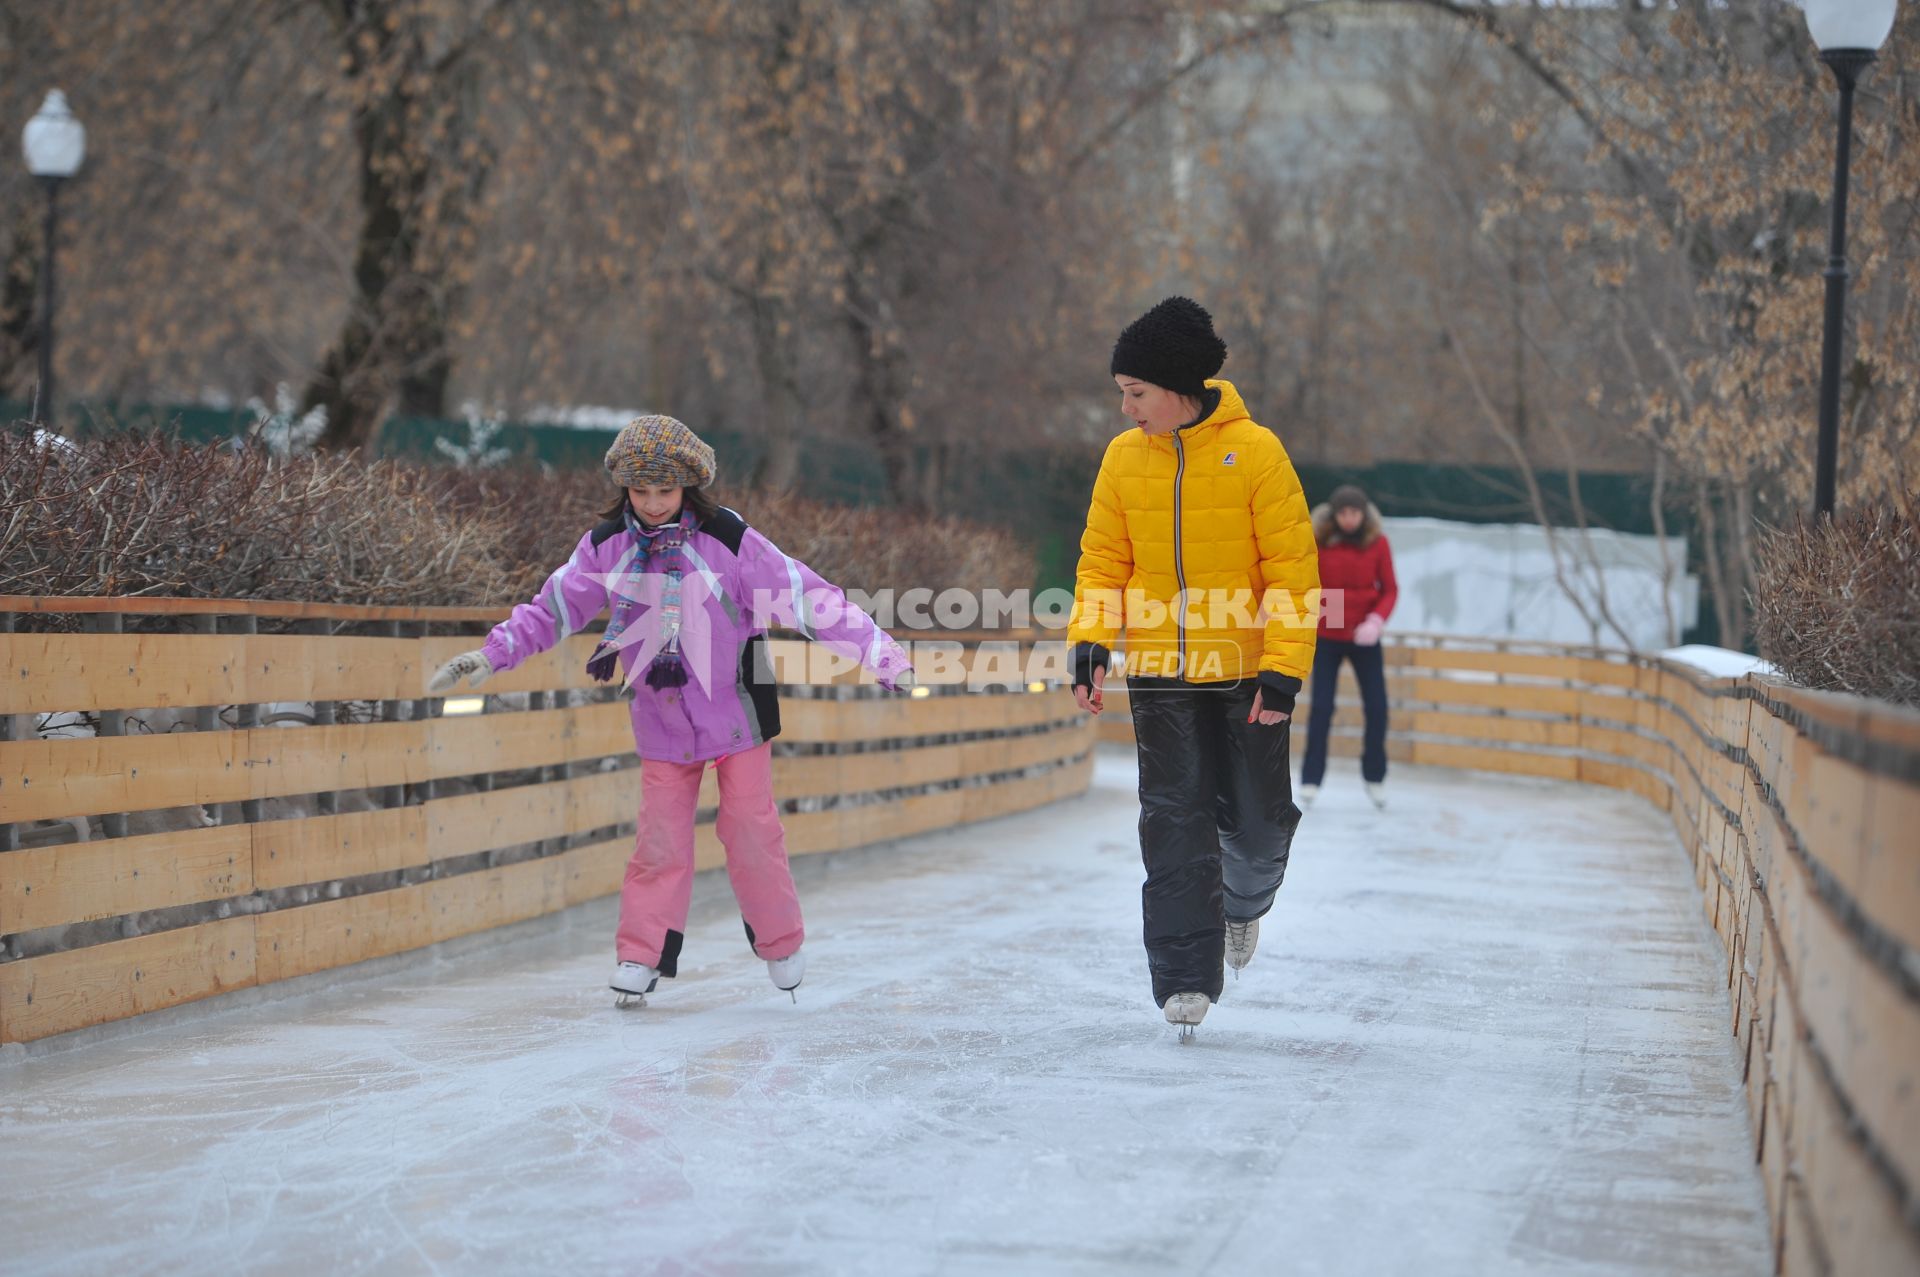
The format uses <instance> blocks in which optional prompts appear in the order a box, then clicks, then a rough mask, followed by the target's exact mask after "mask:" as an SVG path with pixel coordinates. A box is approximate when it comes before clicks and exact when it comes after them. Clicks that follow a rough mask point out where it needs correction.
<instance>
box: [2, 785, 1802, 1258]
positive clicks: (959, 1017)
mask: <svg viewBox="0 0 1920 1277" xmlns="http://www.w3.org/2000/svg"><path fill="white" fill-rule="evenodd" d="M1132 780H1133V776H1132V759H1131V756H1130V755H1127V754H1117V753H1103V754H1102V756H1101V758H1100V760H1099V767H1098V771H1097V778H1096V784H1095V788H1094V790H1093V792H1092V793H1091V794H1090V795H1088V796H1086V797H1085V798H1082V799H1077V800H1075V801H1072V802H1070V803H1066V804H1062V805H1060V806H1057V807H1054V808H1051V809H1049V810H1046V811H1044V812H1041V813H1038V814H1035V815H1033V816H1030V817H1026V818H1019V819H1014V820H1001V821H995V822H992V823H988V824H983V825H978V826H971V827H967V828H964V829H958V830H954V831H951V832H949V833H945V834H940V835H936V836H930V837H926V838H919V839H915V840H912V841H911V842H909V843H905V844H902V845H899V846H895V847H890V848H884V849H880V850H876V851H870V852H861V853H854V854H852V855H848V856H845V857H841V858H838V859H833V860H826V861H819V862H812V863H808V862H802V865H803V868H802V873H801V894H802V898H803V900H804V902H805V904H806V906H807V911H808V925H809V929H810V933H811V935H810V940H809V942H808V946H807V949H808V955H809V957H810V958H811V966H810V968H809V974H808V977H807V982H806V984H805V985H804V986H803V988H802V989H801V991H800V1001H799V1003H798V1005H793V1004H791V1003H789V1001H788V1000H787V998H786V997H785V996H784V995H782V994H779V993H777V992H776V991H775V990H774V989H773V987H772V986H771V985H770V984H769V983H768V981H767V978H766V974H765V968H764V966H763V965H762V964H761V963H759V962H757V961H753V960H752V959H751V958H750V956H749V954H748V953H747V951H746V949H745V945H744V940H743V938H742V936H741V932H740V924H739V921H738V918H737V916H735V915H734V914H732V913H731V912H730V911H729V909H728V908H727V898H726V895H725V886H724V883H723V882H719V881H706V880H703V881H702V896H701V898H700V903H699V905H698V907H697V909H696V914H695V921H694V925H693V927H692V928H691V931H690V934H689V936H688V939H687V946H686V958H685V961H684V965H683V968H682V976H681V978H680V979H679V980H678V981H676V982H673V983H672V984H671V985H669V986H668V987H667V989H666V992H664V993H661V994H657V995H655V998H654V999H653V1002H654V1005H652V1006H651V1007H649V1008H647V1009H645V1010H642V1011H631V1010H630V1011H626V1012H616V1011H615V1010H614V1009H613V1007H612V1005H611V996H610V994H609V993H608V992H607V991H606V989H605V987H604V982H605V977H606V969H607V967H608V966H609V953H608V949H609V944H610V941H609V939H608V937H609V935H610V933H611V921H610V918H611V913H610V909H609V908H608V906H607V905H606V904H605V903H604V902H597V903H596V904H594V905H590V906H586V907H585V908H584V909H582V910H576V911H575V912H574V913H573V914H572V915H569V916H568V917H567V918H566V919H564V920H558V921H557V920H552V919H549V920H546V921H545V922H536V923H533V924H528V925H525V926H523V927H521V928H519V929H517V930H516V931H515V932H514V933H513V935H512V936H510V937H509V938H508V939H507V940H505V941H504V942H496V943H491V944H487V945H475V946H470V947H469V948H468V950H467V951H466V952H465V953H464V954H463V955H460V956H457V957H454V958H440V959H427V960H421V959H416V960H412V961H407V962H399V963H393V964H390V965H389V966H388V967H387V968H386V969H384V970H380V971H377V972H376V973H374V974H372V975H369V976H364V977H359V978H345V979H340V980H337V981H335V982H334V983H333V984H332V985H330V986H328V987H324V988H318V989H314V990H310V991H306V992H301V993H298V994H296V995H293V996H288V997H283V998H280V999H279V1000H266V1001H261V1002H258V1003H256V1004H254V1005H243V1006H237V1007H230V1008H229V1009H226V1010H216V1011H215V1012H213V1013H212V1014H207V1013H205V1012H201V1013H198V1014H189V1015H176V1016H175V1017H174V1018H173V1019H171V1020H169V1021H167V1022H164V1023H162V1024H160V1025H159V1026H158V1027H154V1028H151V1029H148V1030H145V1031H141V1032H137V1033H131V1034H122V1035H120V1036H117V1037H107V1038H104V1039H102V1040H99V1041H94V1042H89V1043H85V1044H83V1045H80V1046H78V1047H74V1048H70V1049H63V1050H59V1051H55V1052H52V1053H46V1054H37V1055H32V1056H29V1057H28V1058H26V1059H25V1060H17V1059H16V1060H13V1061H9V1062H5V1063H0V1273H4V1274H6V1275H7V1277H14V1275H15V1274H39V1273H75V1274H79V1273H86V1274H96V1273H114V1274H123V1273H194V1274H200V1273H214V1272H245V1273H302V1274H307V1273H326V1274H342V1273H423V1272H446V1273H457V1274H461V1275H462V1277H469V1275H472V1274H481V1273H507V1272H526V1273H535V1272H539V1273H597V1272H621V1273H648V1272H657V1273H671V1274H738V1273H753V1274H781V1275H782V1277H784V1275H786V1274H793V1273H863V1272H871V1273H956V1274H958V1273H982V1274H985V1273H992V1274H1007V1273H1016V1274H1019V1273H1128V1274H1131V1273H1139V1274H1148V1273H1152V1274H1161V1273H1213V1272H1219V1273H1227V1274H1234V1275H1235V1277H1244V1275H1251V1274H1268V1273H1342V1274H1345V1273H1354V1274H1398V1273H1421V1274H1423V1275H1424V1274H1438V1273H1461V1274H1475V1275H1479V1274H1489V1273H1522V1272H1526V1273H1530V1272H1554V1273H1630V1272H1631V1273H1676V1274H1681V1273H1684V1274H1688V1275H1689V1277H1694V1275H1698V1274H1711V1273H1739V1274H1755V1273H1762V1272H1765V1271H1768V1270H1769V1268H1770V1259H1769V1252H1768V1243H1767V1224H1766V1217H1765V1206H1764V1203H1763V1200H1762V1194H1761V1187H1760V1181H1759V1177H1758V1174H1757V1173H1756V1171H1755V1169H1754V1166H1753V1159H1752V1156H1751V1153H1750V1152H1749V1150H1750V1148H1751V1143H1750V1140H1749V1136H1748V1131H1747V1118H1746V1115H1745V1108H1744V1104H1743V1101H1742V1098H1741V1089H1740V1083H1739V1073H1738V1066H1737V1062H1736V1060H1735V1056H1734V1052H1733V1048H1732V1045H1731V1039H1730V1036H1729V1034H1728V1031H1727V1028H1726V1025H1727V1018H1728V1012H1727V1007H1726V1003H1725V998H1724V994H1723V992H1722V983H1723V981H1722V971H1721V960H1720V958H1719V956H1718V950H1717V948H1716V945H1715V942H1714V940H1713V937H1712V936H1711V934H1710V933H1709V932H1708V930H1707V929H1706V926H1705V924H1704V923H1703V922H1702V921H1701V917H1700V910H1699V908H1698V905H1697V904H1696V898H1695V893H1694V888H1693V885H1692V883H1691V881H1690V879H1689V876H1688V873H1687V870H1686V868H1685V863H1684V861H1683V859H1682V857H1681V855H1680V853H1679V851H1678V850H1677V847H1676V844H1675V842H1674V840H1673V837H1672V834H1671V831H1670V829H1669V828H1668V827H1667V826H1666V825H1665V824H1664V821H1663V819H1662V818H1660V817H1658V816H1656V815H1655V814H1654V813H1653V812H1652V811H1651V810H1649V809H1648V808H1646V807H1644V806H1643V805H1641V804H1639V803H1638V802H1637V801H1636V800H1634V799H1632V798H1629V797H1626V796H1623V795H1616V794H1612V793H1610V792H1606V791H1601V790H1592V789H1584V788H1577V787H1574V786H1570V785H1563V784H1558V783H1553V782H1542V781H1529V780H1512V779H1495V778H1490V777H1482V776H1474V775H1470V774H1467V773H1461V772H1450V771H1420V770H1416V769H1411V768H1407V769H1403V770H1401V771H1400V772H1398V773H1396V775H1395V777H1394V779H1393V781H1392V805H1391V807H1390V808H1389V810H1388V811H1387V812H1386V813H1385V814H1376V813H1374V812H1373V811H1372V809H1371V808H1370V807H1369V806H1368V805H1367V804H1366V802H1365V800H1364V798H1363V797H1362V796H1361V794H1360V791H1359V784H1358V782H1357V780H1354V779H1352V778H1350V777H1347V776H1346V775H1345V773H1344V772H1342V773H1341V774H1339V775H1337V776H1336V777H1335V779H1334V783H1332V784H1331V785H1330V786H1329V787H1328V789H1327V790H1326V791H1325V793H1324V794H1323V796H1322V800H1321V802H1320V804H1319V805H1318V806H1317V807H1315V809H1314V810H1313V811H1312V812H1311V813H1310V815H1309V816H1308V819H1307V822H1306V824H1305V825H1304V826H1303V828H1302V831H1301V834H1300V837H1299V840H1298V842H1297V843H1296V846H1295V852H1294V864H1293V869H1292V871H1291V873H1290V874H1289V876H1288V879H1287V883H1286V886H1285V888H1284V889H1283V891H1282V893H1281V897H1280V903H1279V905H1278V906H1277V908H1276V910H1275V912H1274V913H1273V915H1271V917H1270V919H1269V921H1268V923H1267V924H1266V927H1265V930H1264V932H1263V934H1262V937H1261V944H1260V951H1259V955H1258V956H1257V957H1256V958H1255V960H1254V962H1253V965H1252V966H1250V967H1249V968H1248V969H1247V970H1246V972H1245V973H1244V975H1243V976H1242V977H1241V978H1240V979H1239V980H1238V981H1237V982H1236V981H1233V980H1229V982H1228V984H1227V992H1226V996H1225V998H1224V999H1223V1000H1222V1002H1221V1004H1220V1005H1219V1006H1218V1007H1216V1008H1214V1010H1213V1012H1212V1013H1211V1014H1210V1015H1209V1016H1208V1017H1207V1021H1206V1024H1205V1025H1204V1026H1203V1027H1202V1028H1201V1030H1200V1035H1199V1038H1198V1040H1197V1041H1196V1042H1195V1043H1193V1044H1191V1045H1187V1046H1182V1045H1180V1044H1178V1043H1177V1042H1176V1040H1175V1037H1174V1033H1173V1031H1172V1030H1171V1029H1169V1028H1168V1027H1167V1026H1166V1024H1165V1023H1164V1022H1163V1021H1162V1020H1161V1019H1160V1016H1159V1014H1158V1012H1157V1011H1155V1009H1154V1008H1153V1005H1152V1002H1151V1000H1150V998H1149V997H1148V995H1147V985H1146V978H1145V974H1144V962H1143V959H1142V956H1141V953H1140V949H1139V941H1138V931H1139V918H1138V888H1139V880H1140V869H1139V862H1138V858H1137V855H1136V851H1135V843H1134V819H1135V814H1136V806H1135V803H1134V799H1133V791H1132ZM709 877H711V876H709ZM16 1054H17V1053H16Z"/></svg>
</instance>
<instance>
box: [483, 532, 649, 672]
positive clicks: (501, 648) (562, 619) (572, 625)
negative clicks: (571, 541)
mask: <svg viewBox="0 0 1920 1277" xmlns="http://www.w3.org/2000/svg"><path fill="white" fill-rule="evenodd" d="M602 557H603V556H602V555H601V554H600V550H599V547H598V546H596V545H595V544H594V541H593V533H591V532H589V533H587V535H585V536H583V537H581V538H580V544H579V545H577V546H575V547H574V551H573V557H572V558H570V559H568V560H567V561H566V562H565V563H563V564H561V565H560V566H559V567H558V568H556V569H554V573H553V575H552V576H549V577H548V578H547V583H546V584H545V585H543V586H541V587H540V592H539V593H538V594H536V595H534V596H533V600H532V602H529V603H522V604H521V605H520V606H518V607H516V608H514V609H513V614H512V615H511V616H509V617H508V618H507V619H506V620H504V621H502V622H500V624H498V625H496V626H494V627H493V633H491V634H489V635H487V641H486V643H485V644H484V645H483V646H482V647H481V648H480V651H481V653H482V654H483V655H484V656H485V657H486V658H487V662H488V663H489V664H490V665H492V666H493V668H494V669H495V670H510V669H512V668H513V667H514V666H516V665H518V664H520V663H521V662H522V661H524V660H526V659H527V658H529V657H531V656H536V655H538V654H539V653H541V652H544V651H546V650H547V649H548V648H550V647H552V646H553V645H554V644H556V643H558V642H559V641H560V640H561V639H563V638H565V637H567V635H569V634H572V633H575V632H576V631H579V630H582V629H584V628H586V626H587V625H588V623H589V622H591V621H592V620H593V618H594V617H596V616H598V615H600V613H601V611H602V609H604V608H605V607H606V606H607V589H608V582H609V581H611V580H615V579H617V578H618V577H619V575H620V573H621V571H622V570H623V566H624V565H620V566H614V567H612V568H611V569H609V568H608V567H605V566H603V564H602Z"/></svg>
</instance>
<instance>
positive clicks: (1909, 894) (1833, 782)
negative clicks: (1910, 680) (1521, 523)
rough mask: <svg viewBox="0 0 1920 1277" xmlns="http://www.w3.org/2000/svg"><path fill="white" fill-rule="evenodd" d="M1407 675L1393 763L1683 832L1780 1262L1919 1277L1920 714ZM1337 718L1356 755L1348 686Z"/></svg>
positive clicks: (1434, 649) (1534, 650)
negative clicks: (1514, 782) (1713, 935)
mask: <svg viewBox="0 0 1920 1277" xmlns="http://www.w3.org/2000/svg"><path fill="white" fill-rule="evenodd" d="M1386 657H1387V673H1388V678H1387V687H1388V699H1389V702H1390V705H1391V722H1392V730H1391V732H1390V734H1389V736H1388V742H1387V744H1388V749H1387V752H1388V755H1389V757H1391V758H1394V759H1399V760H1401V761H1403V762H1411V763H1417V764H1431V765H1436V766H1444V767H1467V768H1475V769H1479V770H1484V771H1496V772H1516V773H1524V774H1527V775H1532V776H1549V777H1556V778H1559V779H1562V780H1574V781H1583V782H1586V783H1589V784H1597V785H1606V786H1610V787H1612V788H1616V789H1624V790H1628V791H1631V792H1633V793H1636V794H1638V795H1640V796H1641V797H1643V798H1645V799H1646V800H1647V801H1649V802H1651V803H1652V804H1653V805H1654V806H1655V807H1657V808H1659V809H1660V810H1662V811H1664V812H1666V813H1668V815H1669V816H1670V818H1671V819H1672V821H1673V825H1674V828H1675V830H1676V831H1677V832H1678V834H1679V837H1680V843H1681V846H1682V847H1683V848H1684V850H1685V851H1686V853H1687V855H1688V857H1689V859H1690V861H1691V863H1692V867H1693V872H1694V878H1695V881H1696V882H1697V883H1698V884H1699V887H1700V890H1701V893H1702V897H1701V898H1702V904H1703V906H1704V908H1705V911H1706V915H1707V917H1708V919H1709V920H1710V921H1711V922H1712V924H1713V927H1714V930H1715V931H1716V932H1717V933H1718V934H1719V936H1720V940H1721V943H1722V944H1723V945H1724V946H1725V952H1726V955H1727V965H1726V980H1727V991H1728V996H1729V999H1730V1002H1731V1006H1732V1012H1733V1017H1732V1027H1733V1032H1734V1034H1735V1035H1736V1038H1737V1041H1738V1048H1739V1051H1740V1053H1741V1055H1742V1058H1743V1061H1744V1069H1745V1080H1746V1089H1747V1099H1748V1105H1749V1109H1750V1112H1751V1116H1752V1120H1753V1127H1752V1129H1753V1132H1754V1137H1755V1141H1756V1148H1755V1155H1756V1157H1757V1158H1758V1160H1759V1161H1760V1164H1761V1167H1762V1171H1763V1177H1764V1180H1765V1183H1766V1192H1767V1202H1768V1206H1769V1210H1770V1213H1771V1218H1772V1221H1773V1228H1774V1242H1775V1257H1776V1266H1777V1267H1778V1268H1779V1269H1780V1270H1781V1271H1787V1272H1794V1273H1801V1272H1812V1273H1868V1272H1874V1273H1879V1272H1885V1273H1920V1196H1917V1195H1916V1194H1920V713H1916V712H1913V711H1910V710H1901V709H1895V708H1892V707H1889V706H1885V705H1880V704H1876V703H1873V702H1869V701H1864V700H1862V699H1860V698H1858V697H1848V696H1836V695H1828V694H1822V693H1818V692H1808V691H1804V690H1801V689H1798V688H1794V687H1790V686H1788V685H1786V684H1784V683H1782V682H1779V681H1777V680H1774V679H1770V678H1765V677H1758V676H1751V675H1749V676H1746V677H1743V678H1739V679H1716V678H1712V677H1709V676H1707V675H1705V674H1702V673H1700V672H1699V671H1697V670H1695V669H1693V668H1692V667H1690V666H1686V665H1681V664H1677V663H1674V662H1670V661H1664V660H1660V659H1657V658H1650V657H1644V656H1636V655H1630V654H1627V653H1624V652H1618V651H1611V650H1606V649H1596V648H1575V647H1563V646H1556V645H1548V644H1522V643H1490V642H1481V641H1474V640H1463V639H1450V638H1440V637H1433V636H1411V637H1407V638H1403V639H1400V640H1398V641H1396V642H1394V643H1392V644H1390V645H1389V646H1388V648H1387V652H1386ZM1337 702H1338V708H1337V710H1336V712H1335V716H1334V730H1333V733H1332V735H1331V738H1330V745H1331V751H1330V752H1331V753H1332V754H1334V755H1336V756H1340V757H1349V758H1350V757H1352V756H1354V755H1356V754H1358V753H1359V744H1360V737H1359V733H1360V724H1361V714H1360V709H1359V694H1358V690H1357V688H1356V687H1355V686H1354V685H1353V681H1352V674H1351V671H1350V670H1343V672H1342V686H1341V688H1340V691H1339V694H1338V697H1337ZM1308 708H1309V704H1308V701H1307V699H1306V698H1304V697H1303V698H1302V700H1301V702H1300V706H1299V714H1298V721H1299V723H1300V724H1304V723H1305V721H1306V714H1307V711H1308ZM1127 709H1128V702H1127V697H1126V694H1125V688H1124V684H1116V688H1115V691H1114V693H1113V694H1112V695H1111V696H1110V697H1109V701H1108V709H1107V711H1106V713H1105V714H1104V715H1102V719H1101V722H1102V729H1101V730H1102V735H1103V738H1105V739H1108V740H1125V741H1131V740H1132V726H1131V724H1130V723H1129V721H1128V715H1127ZM1304 747H1305V732H1304V728H1303V727H1299V726H1297V727H1296V729H1295V731H1294V737H1293V748H1294V750H1295V751H1296V753H1297V752H1298V751H1299V750H1301V749H1303V748H1304ZM1347 766H1348V767H1351V764H1348V765H1347ZM1332 783H1335V784H1339V783H1354V784H1357V783H1358V778H1357V776H1353V777H1348V776H1343V775H1334V776H1333V778H1332Z"/></svg>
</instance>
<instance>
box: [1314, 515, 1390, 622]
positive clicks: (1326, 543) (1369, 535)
mask: <svg viewBox="0 0 1920 1277" xmlns="http://www.w3.org/2000/svg"><path fill="white" fill-rule="evenodd" d="M1313 535H1314V539H1315V540H1316V541H1318V542H1319V543H1320V590H1321V594H1322V596H1323V597H1326V598H1327V603H1326V607H1325V609H1324V610H1323V612H1322V614H1321V617H1320V636H1321V637H1322V638H1330V639H1339V640H1340V641H1342V642H1347V643H1351V642H1352V641H1353V628H1354V626H1356V625H1358V624H1360V622H1362V621H1364V620H1366V619H1367V614H1368V613H1372V614H1374V615H1375V616H1378V617H1379V618H1380V619H1381V620H1383V621H1384V620H1386V619H1387V617H1388V616H1390V615H1391V614H1392V612H1393V603H1394V600H1395V599H1397V598H1399V597H1400V587H1399V586H1398V585H1397V584H1395V583H1394V579H1393V550H1392V548H1391V547H1389V546H1388V545H1387V537H1386V534H1385V533H1384V532H1382V531H1381V529H1380V511H1379V510H1378V509H1376V508H1375V507H1374V505H1373V503H1372V502H1371V501H1369V502H1368V503H1367V517H1366V519H1365V521H1363V522H1362V523H1361V525H1360V532H1359V535H1357V536H1353V537H1346V536H1342V535H1341V534H1340V530H1339V526H1338V525H1337V524H1335V523H1334V521H1333V510H1332V509H1331V508H1330V507H1328V506H1324V505H1322V506H1316V507H1315V508H1314V511H1313ZM1334 590H1343V591H1345V608H1344V610H1343V612H1342V613H1341V614H1340V624H1338V625H1334V624H1332V622H1331V615H1332V613H1333V602H1332V599H1331V598H1330V597H1328V596H1329V595H1330V593H1331V592H1332V591H1334Z"/></svg>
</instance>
